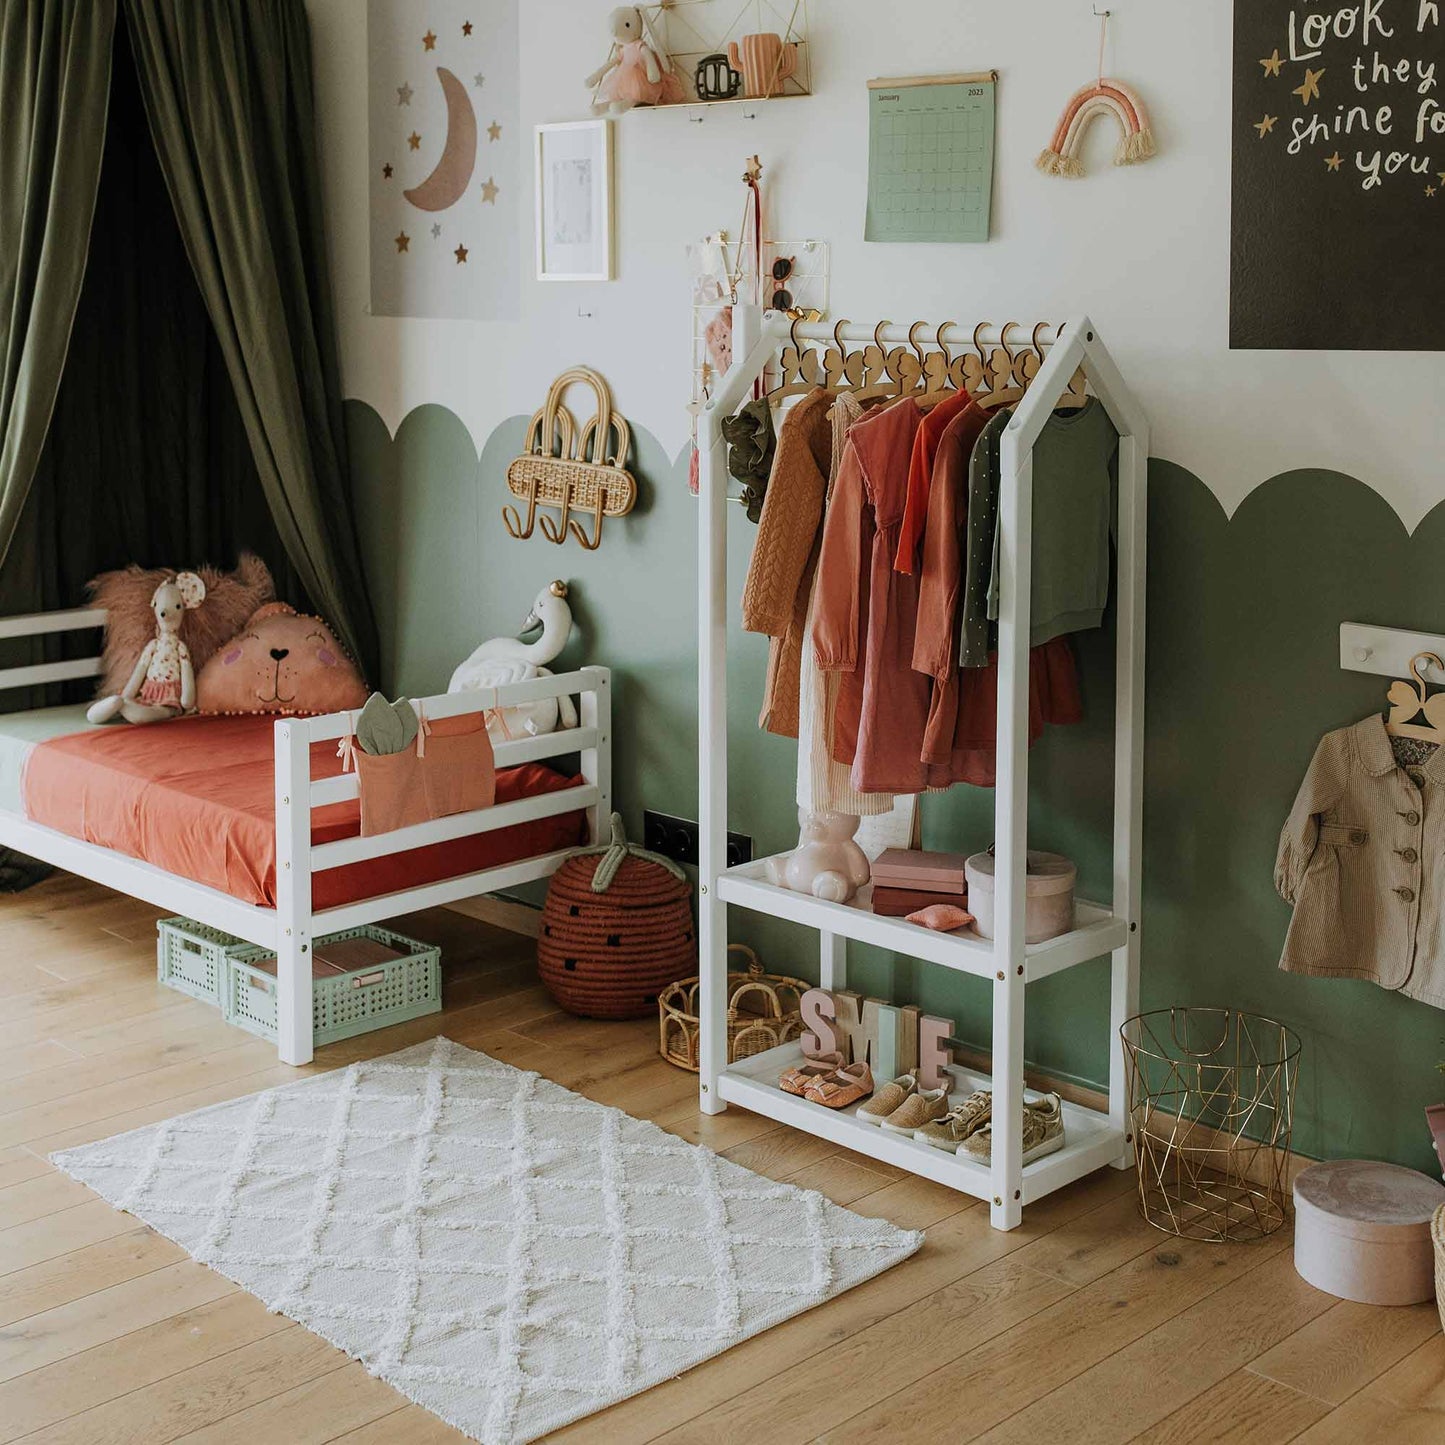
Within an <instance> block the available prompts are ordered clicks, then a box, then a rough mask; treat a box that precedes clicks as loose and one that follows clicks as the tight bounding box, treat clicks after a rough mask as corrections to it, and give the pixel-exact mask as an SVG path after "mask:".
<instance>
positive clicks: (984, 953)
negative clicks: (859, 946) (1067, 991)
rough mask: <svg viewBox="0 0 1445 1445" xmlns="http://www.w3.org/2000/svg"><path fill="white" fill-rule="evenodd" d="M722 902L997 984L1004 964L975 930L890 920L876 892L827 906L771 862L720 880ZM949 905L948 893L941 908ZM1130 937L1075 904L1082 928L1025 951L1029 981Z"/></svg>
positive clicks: (1105, 917) (1102, 912)
mask: <svg viewBox="0 0 1445 1445" xmlns="http://www.w3.org/2000/svg"><path fill="white" fill-rule="evenodd" d="M717 890H718V897H719V898H721V899H722V900H723V902H725V903H734V904H737V905H738V907H740V908H750V909H752V910H753V912H755V913H767V914H771V915H772V916H773V917H774V918H786V919H788V920H789V921H790V922H793V923H801V924H803V925H805V926H806V927H809V928H817V929H821V930H824V931H826V932H828V933H836V934H839V935H841V936H842V937H844V938H855V939H857V940H858V941H859V942H860V943H872V944H876V945H877V946H878V947H879V948H887V949H890V950H892V951H893V952H894V953H902V954H906V955H907V956H908V957H910V958H921V959H924V960H926V961H927V962H929V963H937V964H941V965H942V966H943V967H944V968H952V969H956V970H957V971H958V972H960V973H971V974H974V975H975V976H976V977H978V978H994V977H995V975H996V973H997V970H998V968H999V964H998V962H997V961H996V959H995V958H994V946H993V942H992V940H991V939H987V938H980V937H979V936H978V934H977V933H975V932H974V931H973V930H972V929H971V928H968V929H962V930H960V931H959V932H957V933H935V932H934V931H933V930H932V929H929V928H921V927H919V925H918V924H916V923H908V922H906V921H905V920H904V919H902V918H889V917H886V916H884V915H883V914H879V913H874V912H873V904H872V898H873V886H872V884H869V885H867V886H866V887H864V888H863V889H861V890H860V891H859V894H858V896H857V898H855V899H854V900H853V901H852V902H851V903H827V902H824V901H823V900H822V899H820V898H813V897H811V896H810V895H809V894H806V893H794V892H793V891H792V889H790V888H779V887H777V886H776V885H775V884H772V883H769V882H768V881H767V860H766V859H762V858H759V859H755V860H754V861H753V862H751V863H744V864H742V866H741V867H738V868H729V869H728V870H727V872H726V873H723V874H721V875H720V876H719V878H718V883H717ZM946 901H947V899H946V898H944V897H943V896H941V895H940V897H939V902H940V903H942V902H946ZM1128 937H1129V926H1128V924H1127V923H1126V922H1125V921H1124V920H1123V919H1122V918H1116V917H1114V915H1113V914H1112V913H1110V911H1109V910H1108V909H1107V908H1103V907H1101V906H1100V905H1099V904H1097V903H1086V902H1083V901H1082V900H1079V901H1076V902H1075V904H1074V927H1073V929H1072V930H1071V931H1070V932H1068V933H1061V934H1060V935H1059V936H1058V937H1057V938H1051V939H1049V940H1048V941H1047V942H1046V943H1031V944H1029V945H1028V946H1027V947H1026V948H1025V950H1024V981H1025V982H1028V983H1032V982H1034V981H1036V980H1037V979H1041V978H1047V977H1048V976H1049V975H1050V974H1052V973H1058V972H1059V971H1060V970H1061V969H1065V968H1072V967H1073V966H1074V965H1075V964H1077V963H1087V962H1088V961H1089V959H1091V958H1100V957H1102V956H1103V955H1104V954H1106V953H1112V952H1113V951H1114V949H1116V948H1122V947H1123V946H1124V944H1125V942H1126V941H1127V940H1128Z"/></svg>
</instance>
